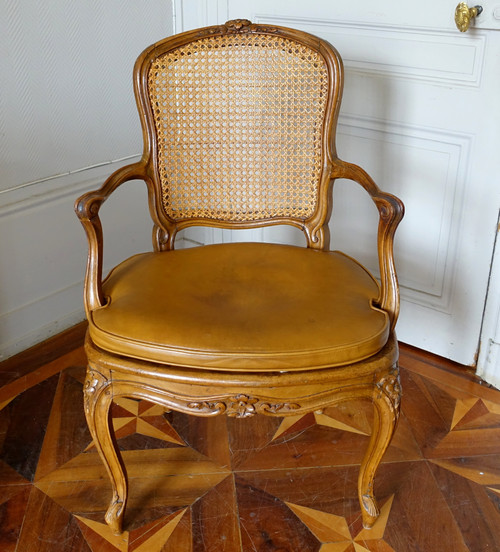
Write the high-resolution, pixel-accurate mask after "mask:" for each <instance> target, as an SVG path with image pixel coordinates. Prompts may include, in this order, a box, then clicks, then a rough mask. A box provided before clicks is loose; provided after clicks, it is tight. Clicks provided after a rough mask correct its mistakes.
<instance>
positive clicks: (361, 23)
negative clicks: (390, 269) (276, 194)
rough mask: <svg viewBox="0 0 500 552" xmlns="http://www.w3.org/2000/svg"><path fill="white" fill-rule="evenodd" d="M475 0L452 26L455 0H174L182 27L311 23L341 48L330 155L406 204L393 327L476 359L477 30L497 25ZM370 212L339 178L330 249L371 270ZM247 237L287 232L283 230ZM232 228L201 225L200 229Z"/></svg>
mask: <svg viewBox="0 0 500 552" xmlns="http://www.w3.org/2000/svg"><path fill="white" fill-rule="evenodd" d="M188 5H189V6H191V8H190V9H189V10H188V9H187V6H188ZM482 5H483V7H484V8H485V11H484V20H483V22H482V23H481V22H480V21H479V19H478V20H477V24H476V26H475V27H474V28H473V29H471V30H470V31H469V32H467V33H460V32H459V31H458V30H456V28H455V25H454V22H453V12H454V9H455V3H454V2H439V3H436V2H431V1H430V0H425V1H422V2H420V3H419V9H418V10H417V9H416V8H415V7H414V4H411V3H406V2H404V3H402V2H398V1H397V0H386V1H385V2H383V3H382V5H380V3H378V4H376V5H374V4H373V3H372V2H368V1H365V0H363V1H358V2H356V3H335V4H333V3H331V2H329V1H327V0H324V1H320V0H312V1H310V2H307V3H305V2H298V1H296V0H288V1H287V2H284V1H283V2H282V1H278V2H272V3H270V2H268V1H266V2H264V1H262V0H254V1H253V2H252V3H249V2H246V1H243V0H229V1H222V0H219V1H217V0H212V1H210V0H208V1H206V2H203V3H200V5H199V9H198V10H196V9H194V4H192V3H190V2H189V3H188V2H178V3H177V12H178V14H180V16H179V17H181V18H182V25H183V28H184V29H188V28H192V27H195V26H198V25H205V24H215V23H223V22H224V21H226V20H228V19H236V18H247V19H250V20H252V21H253V22H262V23H270V24H276V25H284V26H290V27H295V28H299V29H302V30H304V31H308V32H310V33H313V34H317V35H319V36H321V37H323V38H325V39H327V40H328V41H329V42H331V43H332V44H333V45H334V46H335V47H336V48H337V49H338V50H339V52H340V54H341V55H342V57H343V59H344V64H345V68H346V75H345V91H344V100H343V105H342V110H341V116H340V119H339V129H338V152H339V156H340V157H342V158H344V159H346V160H348V161H351V162H354V163H357V164H359V165H361V166H363V167H364V168H365V169H366V170H367V171H368V172H369V173H370V174H371V175H372V176H373V177H374V179H375V180H376V182H377V183H378V184H379V185H380V187H381V188H382V189H384V190H386V191H389V192H393V193H395V194H396V195H398V196H399V197H401V199H402V200H403V201H404V202H405V205H406V216H405V219H404V221H403V222H402V224H401V226H400V229H399V230H398V234H397V238H396V258H397V267H398V273H399V277H400V283H401V293H402V307H401V318H400V322H399V324H398V337H399V338H400V339H401V340H402V341H405V342H407V343H410V344H412V345H415V346H417V347H421V348H423V349H426V350H429V351H431V352H434V353H437V354H439V355H442V356H445V357H448V358H451V359H453V360H456V361H458V362H461V363H463V364H474V362H475V356H476V353H477V347H478V341H479V334H480V329H481V321H482V315H483V309H484V301H485V297H486V291H487V283H488V276H489V271H490V263H491V255H492V250H493V243H494V238H495V230H496V223H497V217H498V210H499V205H500V193H499V189H500V186H499V185H498V174H500V154H499V153H498V152H500V132H498V130H497V128H498V126H499V124H500V123H499V122H500V108H499V102H498V101H497V96H498V92H497V91H498V90H499V89H500V71H499V69H498V62H497V60H498V59H499V58H500V33H498V32H496V31H495V30H487V29H485V28H483V29H481V28H480V27H481V26H483V27H487V28H488V29H494V28H495V26H496V25H497V20H495V18H494V17H493V16H492V13H493V7H494V6H493V4H492V3H489V2H483V3H482ZM498 27H500V20H498ZM179 30H180V29H179ZM367 220H368V221H371V222H372V223H373V225H376V221H377V214H376V212H375V210H374V209H373V206H372V205H371V202H370V201H369V200H368V199H367V198H366V197H364V195H363V193H362V192H361V191H360V190H359V189H357V187H356V185H355V184H353V183H350V182H345V181H339V182H337V183H336V187H335V195H334V212H333V217H332V224H331V230H332V247H334V248H342V249H344V250H347V251H348V252H350V253H352V254H354V255H356V256H357V257H359V258H361V259H362V260H363V261H364V262H366V263H367V265H368V266H370V267H371V268H372V270H373V271H374V272H376V266H377V260H376V258H375V257H374V255H373V247H372V240H371V239H370V236H369V232H368V231H367V229H366V226H367V225H366V224H365V223H366V221H367ZM357 221H358V222H357ZM245 237H246V239H248V235H247V236H245ZM251 237H252V238H253V239H276V240H277V241H293V242H294V243H297V237H296V235H295V234H288V233H287V232H286V231H283V230H281V231H280V232H279V234H276V230H274V229H271V230H269V229H264V230H260V231H253V233H252V234H251ZM233 239H239V238H237V237H235V236H234V234H231V233H230V232H222V231H208V232H207V233H205V238H204V240H203V241H214V240H216V241H219V240H233Z"/></svg>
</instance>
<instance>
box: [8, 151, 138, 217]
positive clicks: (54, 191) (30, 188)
mask: <svg viewBox="0 0 500 552" xmlns="http://www.w3.org/2000/svg"><path fill="white" fill-rule="evenodd" d="M140 157H141V156H140V154H136V155H131V156H128V157H124V158H122V159H117V160H115V161H108V162H105V163H100V164H99V165H96V166H93V167H88V168H85V169H77V170H74V171H70V172H68V173H65V174H62V175H56V176H53V177H50V178H46V179H44V180H40V181H38V182H36V183H33V185H31V183H28V184H27V185H21V186H15V187H13V188H11V189H8V190H3V191H2V192H1V195H0V199H1V203H0V217H2V216H8V215H10V214H13V213H15V212H17V211H20V210H24V209H29V208H30V207H38V206H40V205H42V204H43V203H45V202H48V201H57V200H58V199H63V198H65V197H67V196H70V195H71V196H74V197H75V199H76V197H77V196H78V194H80V193H84V192H85V190H86V189H93V188H97V187H100V186H101V185H102V184H104V181H105V180H106V178H107V177H108V176H109V175H110V174H111V173H112V172H114V171H115V170H117V169H119V168H120V167H123V166H125V165H128V164H129V163H134V162H135V161H138V160H139V159H140Z"/></svg>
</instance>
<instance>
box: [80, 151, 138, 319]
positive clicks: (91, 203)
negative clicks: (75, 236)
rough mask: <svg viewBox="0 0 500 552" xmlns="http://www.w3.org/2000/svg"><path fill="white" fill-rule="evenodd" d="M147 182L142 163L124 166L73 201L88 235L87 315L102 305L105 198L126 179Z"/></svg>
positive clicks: (103, 302) (85, 294)
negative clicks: (100, 215) (101, 213)
mask: <svg viewBox="0 0 500 552" xmlns="http://www.w3.org/2000/svg"><path fill="white" fill-rule="evenodd" d="M135 179H142V180H147V175H146V170H145V165H144V164H143V163H142V162H138V163H134V164H132V165H126V166H125V167H122V168H120V169H118V170H117V171H115V172H114V173H113V174H112V175H111V176H110V177H109V178H108V179H107V180H106V182H104V184H103V185H102V186H101V188H99V189H98V190H94V191H91V192H87V193H85V194H83V195H82V196H81V197H80V198H78V199H77V200H76V202H75V212H76V214H77V216H78V218H79V219H80V222H81V223H82V225H83V228H84V229H85V232H86V234H87V240H88V243H89V253H88V257H87V271H86V274H85V286H84V303H85V310H86V311H87V315H88V313H89V312H90V311H92V310H94V309H97V308H98V307H102V306H104V304H105V300H104V296H103V293H102V257H103V255H102V253H103V236H102V225H101V220H100V219H99V209H100V208H101V205H102V204H103V203H104V202H105V201H106V199H108V197H109V196H110V195H111V194H112V193H113V192H114V191H115V190H116V188H118V186H120V184H123V183H124V182H127V181H128V180H135Z"/></svg>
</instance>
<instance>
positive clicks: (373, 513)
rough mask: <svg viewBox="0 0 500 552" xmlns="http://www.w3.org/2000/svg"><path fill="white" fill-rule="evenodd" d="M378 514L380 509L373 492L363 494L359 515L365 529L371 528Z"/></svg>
mask: <svg viewBox="0 0 500 552" xmlns="http://www.w3.org/2000/svg"><path fill="white" fill-rule="evenodd" d="M379 515H380V511H379V509H378V506H377V501H376V500H375V497H374V496H373V493H372V494H371V495H363V497H362V501H361V517H362V518H363V527H364V528H365V529H371V528H372V527H373V525H374V523H375V522H376V521H377V519H378V516H379Z"/></svg>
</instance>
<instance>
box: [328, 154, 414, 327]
mask: <svg viewBox="0 0 500 552" xmlns="http://www.w3.org/2000/svg"><path fill="white" fill-rule="evenodd" d="M331 178H332V179H335V178H348V179H350V180H354V181H355V182H357V183H358V184H360V185H361V186H362V187H363V188H364V189H365V190H366V191H367V192H368V193H369V194H370V196H371V198H372V200H373V202H374V203H375V205H376V206H377V209H378V212H379V225H378V237H377V248H378V259H379V266H380V280H381V286H380V296H379V298H378V299H377V301H376V306H377V307H379V308H381V309H382V310H384V311H386V312H387V313H388V314H389V317H390V320H391V330H393V329H394V326H395V325H396V321H397V319H398V315H399V287H398V279H397V275H396V268H395V265H394V233H395V232H396V228H397V227H398V224H399V223H400V222H401V219H402V218H403V215H404V205H403V202H402V201H401V200H400V199H398V198H397V197H395V196H393V195H391V194H388V193H385V192H382V191H381V190H380V189H379V187H378V186H377V185H376V184H375V182H374V181H373V180H372V179H371V177H370V176H369V175H368V174H367V173H366V172H365V171H364V170H363V169H362V168H361V167H358V166H357V165H353V164H352V163H347V162H345V161H341V160H337V161H336V165H335V166H334V168H333V170H332V174H331Z"/></svg>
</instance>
